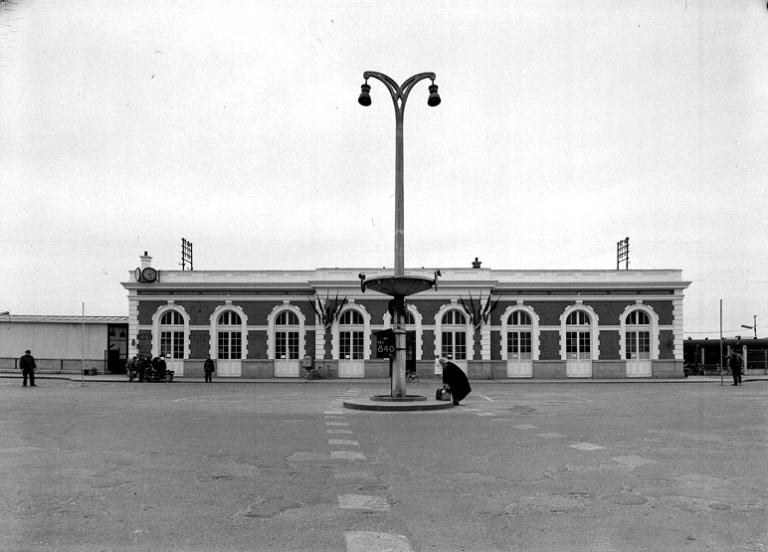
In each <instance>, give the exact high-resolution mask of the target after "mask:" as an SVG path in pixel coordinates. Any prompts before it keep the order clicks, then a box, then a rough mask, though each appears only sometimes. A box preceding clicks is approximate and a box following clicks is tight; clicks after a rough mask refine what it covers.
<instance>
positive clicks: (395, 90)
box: [357, 71, 440, 400]
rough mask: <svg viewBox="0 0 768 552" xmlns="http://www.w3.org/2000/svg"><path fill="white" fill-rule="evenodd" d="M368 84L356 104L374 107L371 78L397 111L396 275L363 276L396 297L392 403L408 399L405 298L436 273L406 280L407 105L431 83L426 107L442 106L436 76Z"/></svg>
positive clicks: (371, 75) (379, 76) (385, 79)
mask: <svg viewBox="0 0 768 552" xmlns="http://www.w3.org/2000/svg"><path fill="white" fill-rule="evenodd" d="M363 78H364V79H365V83H363V85H362V86H361V87H360V96H359V97H358V99H357V102H358V103H359V104H360V105H362V106H369V105H371V96H370V92H371V87H370V85H369V84H368V79H369V78H374V79H376V80H379V81H381V82H383V83H384V85H385V86H386V87H387V90H389V94H390V96H392V103H393V105H394V107H395V275H394V276H382V277H375V278H369V279H365V275H361V280H362V282H361V287H362V290H363V291H365V289H366V288H371V289H373V290H375V291H379V292H381V293H385V294H387V295H391V296H392V297H394V307H395V308H394V316H393V328H394V331H395V359H394V362H393V366H392V394H391V398H392V399H395V400H396V399H401V400H402V399H407V395H406V394H405V297H406V296H408V295H412V294H414V293H418V292H420V291H424V290H426V289H429V288H431V287H432V286H433V285H436V282H437V273H436V274H435V278H434V279H430V278H425V277H421V276H405V262H404V261H405V259H404V257H405V243H404V242H405V240H404V220H403V219H404V209H403V114H404V112H405V103H406V101H407V100H408V95H409V94H410V93H411V90H412V89H413V87H414V86H415V85H416V83H418V82H419V81H422V80H424V79H430V80H431V81H432V84H431V85H430V86H429V98H428V99H427V104H428V105H430V106H432V107H434V106H436V105H439V104H440V95H439V94H438V93H437V85H436V84H435V74H434V73H419V74H417V75H414V76H412V77H410V78H409V79H406V80H405V82H403V84H401V85H398V84H397V83H396V82H395V81H394V80H393V79H392V78H390V77H388V76H387V75H385V74H384V73H379V72H376V71H366V72H365V73H363Z"/></svg>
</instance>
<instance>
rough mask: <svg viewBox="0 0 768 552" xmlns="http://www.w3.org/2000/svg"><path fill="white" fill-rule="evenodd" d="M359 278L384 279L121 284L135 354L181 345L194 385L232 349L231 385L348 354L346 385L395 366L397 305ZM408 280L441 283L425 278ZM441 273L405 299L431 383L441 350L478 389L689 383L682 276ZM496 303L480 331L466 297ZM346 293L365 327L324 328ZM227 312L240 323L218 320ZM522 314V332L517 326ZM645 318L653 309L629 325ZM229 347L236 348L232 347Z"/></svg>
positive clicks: (240, 274) (193, 279)
mask: <svg viewBox="0 0 768 552" xmlns="http://www.w3.org/2000/svg"><path fill="white" fill-rule="evenodd" d="M360 272H369V273H370V274H369V275H371V276H372V275H374V274H376V275H379V274H381V273H382V272H384V273H386V271H381V270H379V271H374V270H360V269H317V270H313V271H210V272H204V271H200V272H198V271H195V272H181V271H163V270H160V274H161V278H160V279H159V281H158V282H154V283H145V282H136V281H128V282H124V283H123V286H124V287H125V288H126V289H127V290H128V295H129V306H130V308H129V334H130V335H129V342H130V345H129V354H130V355H133V354H141V355H152V356H154V355H157V354H160V353H163V354H170V352H169V351H171V348H172V349H173V351H172V352H173V354H174V355H175V357H174V358H176V359H178V360H179V361H180V362H183V363H184V365H183V366H184V368H183V374H184V376H189V377H196V374H198V373H200V374H201V373H202V359H204V358H205V355H207V354H211V355H212V357H213V358H214V359H217V356H218V355H219V354H220V352H221V351H225V353H224V354H225V355H227V354H230V355H234V356H231V358H232V359H235V360H237V364H233V365H232V366H233V367H232V368H231V370H235V372H234V376H233V377H236V376H240V377H244V378H245V377H259V378H261V377H273V376H274V375H275V372H276V371H277V367H276V366H277V364H278V361H279V362H280V363H282V364H281V368H280V369H281V370H283V372H281V375H282V376H284V377H292V376H299V375H301V373H302V370H301V369H300V368H299V367H300V362H301V359H302V358H303V357H305V356H308V357H311V358H312V359H315V362H321V361H322V362H329V363H334V362H337V361H338V360H339V359H338V358H335V356H338V355H339V354H341V351H342V349H343V350H344V351H346V354H348V355H350V356H349V360H350V362H346V361H345V362H337V367H338V369H339V370H340V371H341V373H340V374H339V375H340V376H341V377H361V376H365V377H389V364H388V361H386V360H381V359H376V358H375V357H376V350H375V338H374V337H373V336H372V334H373V332H376V331H379V330H382V329H385V328H387V327H389V324H390V317H389V314H388V311H387V305H388V303H389V298H388V297H386V296H383V295H381V294H379V293H376V292H373V291H367V292H365V293H364V292H363V291H362V290H361V289H360V281H359V279H358V277H357V275H358V273H360ZM408 272H409V273H411V274H415V275H420V276H426V275H428V276H431V275H432V271H428V270H421V271H408ZM422 273H423V274H422ZM131 274H133V272H131ZM442 274H443V276H442V278H441V279H440V280H439V287H438V291H435V290H427V291H424V292H421V293H419V294H416V295H413V296H410V297H408V298H407V302H408V305H409V308H410V309H411V315H412V316H413V317H414V321H415V325H414V326H413V327H409V328H408V329H409V331H410V333H409V336H410V337H409V340H411V339H413V340H414V344H415V345H414V346H415V360H416V366H417V370H418V371H419V374H420V377H433V376H434V370H433V366H432V362H433V360H434V358H435V355H436V354H440V353H441V352H442V353H443V354H449V355H451V356H454V359H455V360H457V361H461V363H463V365H464V367H465V368H466V369H467V370H468V372H469V374H470V377H472V378H475V379H501V378H506V377H507V374H508V373H509V374H513V375H514V377H531V378H535V379H542V378H544V379H546V378H550V379H551V378H565V377H566V374H569V373H570V374H571V375H573V374H577V373H578V375H579V377H592V378H622V377H640V376H645V377H682V376H683V370H682V348H681V347H679V346H678V345H679V343H681V342H682V321H681V320H680V318H681V317H682V306H681V305H682V301H681V298H682V293H683V291H684V290H685V288H686V287H687V286H688V284H689V282H685V281H683V280H682V279H681V272H680V271H679V270H650V271H634V270H633V271H614V270H609V271H508V270H490V269H442ZM489 295H490V296H491V297H492V299H493V300H494V301H496V300H498V304H497V306H496V308H495V310H493V312H492V313H491V316H490V317H489V319H488V321H487V323H484V324H480V325H478V326H477V327H474V326H473V325H472V324H470V321H469V316H468V313H467V312H466V311H465V310H464V309H463V308H462V305H461V300H463V301H464V302H465V303H468V302H469V298H470V297H471V298H472V299H473V300H474V301H475V302H476V303H477V302H478V301H482V302H484V301H485V300H486V299H487V298H488V296H489ZM337 297H338V299H339V303H342V302H343V303H344V304H343V308H342V312H345V311H347V310H349V309H354V310H355V311H356V312H359V313H361V316H360V317H359V318H354V320H363V319H364V320H365V325H364V326H363V325H361V324H362V323H361V324H357V325H352V326H341V325H340V319H339V318H336V319H335V320H334V321H333V324H332V326H331V327H330V328H329V329H328V330H326V328H324V327H323V325H322V324H321V323H320V320H318V318H317V316H316V313H315V309H314V308H313V306H312V303H313V302H315V301H317V300H320V301H323V302H326V301H327V302H329V303H331V304H333V303H334V301H335V299H336V298H337ZM169 311H177V312H178V313H179V316H178V317H176V318H175V320H176V322H175V323H174V324H173V325H170V326H169V325H168V324H169V323H168V317H164V316H163V315H164V314H165V313H167V312H169ZM228 311H231V312H232V313H233V317H232V319H231V320H237V325H229V324H232V322H231V321H230V319H226V321H225V319H223V318H221V317H222V313H225V312H228ZM282 311H290V317H286V316H283V317H282V318H281V320H283V321H285V320H290V321H291V322H290V325H288V326H285V324H286V322H282V324H283V326H278V324H277V322H276V320H277V315H278V314H279V313H281V312H282ZM450 311H458V313H459V314H456V315H455V316H454V315H451V316H452V317H453V318H451V320H453V322H451V323H450V324H449V323H447V322H446V320H449V318H446V316H447V313H449V312H450ZM518 311H520V313H521V314H520V319H519V320H523V321H525V322H520V321H519V320H518V319H517V318H515V319H514V320H515V322H514V323H513V322H512V320H513V318H512V314H513V313H515V312H518ZM634 311H638V312H639V311H642V312H641V313H640V315H638V316H635V315H633V316H632V317H630V316H629V315H630V313H632V312H634ZM574 312H580V313H582V314H583V315H586V317H587V318H586V320H588V321H590V322H591V325H589V324H586V325H582V326H574V324H578V323H581V322H583V321H584V317H583V316H582V315H580V317H581V318H579V317H574V316H572V313H574ZM531 317H534V318H535V319H536V320H535V324H534V323H533V322H532V320H531ZM179 320H182V321H183V323H180V322H179ZM456 320H458V321H459V322H456ZM462 320H463V321H464V322H461V321H462ZM577 320H581V322H577ZM638 320H639V321H640V322H638ZM219 323H221V324H225V325H223V326H219V325H218V324H219ZM222 331H223V332H224V334H222V333H221V332H222ZM366 332H368V333H366ZM222 335H224V337H220V336H222ZM163 336H164V337H163ZM219 339H229V340H231V342H229V341H228V342H226V343H225V345H223V348H222V347H220V346H219V344H218V340H219ZM446 340H447V341H446ZM462 343H463V345H462ZM361 344H362V345H361ZM438 346H440V347H441V350H440V351H437V350H436V347H438ZM228 347H231V350H230V349H228ZM344 347H352V349H344ZM446 347H448V349H446ZM226 351H230V352H229V353H227V352H226ZM446 351H448V352H446ZM357 357H359V359H358V360H355V358H357ZM228 358H230V357H226V356H225V359H228ZM342 360H344V359H342ZM630 361H631V362H630ZM510 363H511V364H510ZM515 363H522V364H515ZM575 363H578V364H579V366H578V367H575V365H576V364H575ZM572 364H573V366H572ZM508 368H509V370H508ZM345 370H349V372H348V373H346V374H345V373H343V372H344V371H345ZM574 370H576V371H574Z"/></svg>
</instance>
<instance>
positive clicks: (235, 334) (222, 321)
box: [217, 310, 243, 360]
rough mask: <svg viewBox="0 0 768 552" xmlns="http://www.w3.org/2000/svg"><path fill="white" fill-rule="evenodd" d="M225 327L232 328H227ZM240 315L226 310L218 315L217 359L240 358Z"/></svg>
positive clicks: (241, 335)
mask: <svg viewBox="0 0 768 552" xmlns="http://www.w3.org/2000/svg"><path fill="white" fill-rule="evenodd" d="M227 326H232V327H231V328H228V327H227ZM241 327H242V322H241V320H240V315H238V314H237V313H236V312H234V311H231V310H226V311H224V312H222V313H221V314H220V315H219V320H218V328H219V331H218V334H217V340H218V358H219V359H221V360H229V359H239V358H241V356H242V350H243V347H242V344H243V334H242V331H241Z"/></svg>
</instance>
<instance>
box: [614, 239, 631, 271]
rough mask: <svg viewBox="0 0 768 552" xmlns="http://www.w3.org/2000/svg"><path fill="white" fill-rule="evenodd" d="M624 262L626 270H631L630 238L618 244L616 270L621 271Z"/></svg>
mask: <svg viewBox="0 0 768 552" xmlns="http://www.w3.org/2000/svg"><path fill="white" fill-rule="evenodd" d="M622 261H623V262H624V263H625V265H624V270H629V237H626V238H624V239H623V240H619V241H617V242H616V270H619V267H620V266H621V263H622Z"/></svg>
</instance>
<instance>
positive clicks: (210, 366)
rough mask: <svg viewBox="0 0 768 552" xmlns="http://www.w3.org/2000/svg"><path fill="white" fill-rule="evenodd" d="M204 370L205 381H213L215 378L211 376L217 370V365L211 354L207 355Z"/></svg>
mask: <svg viewBox="0 0 768 552" xmlns="http://www.w3.org/2000/svg"><path fill="white" fill-rule="evenodd" d="M203 371H204V372H205V383H213V378H212V377H211V376H212V375H213V373H214V372H215V371H216V365H215V364H214V362H213V360H212V359H211V355H205V364H203Z"/></svg>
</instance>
